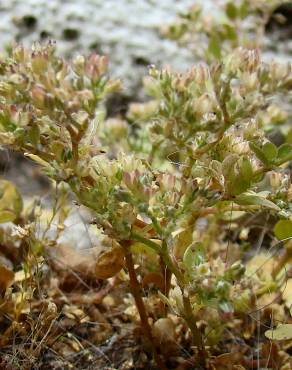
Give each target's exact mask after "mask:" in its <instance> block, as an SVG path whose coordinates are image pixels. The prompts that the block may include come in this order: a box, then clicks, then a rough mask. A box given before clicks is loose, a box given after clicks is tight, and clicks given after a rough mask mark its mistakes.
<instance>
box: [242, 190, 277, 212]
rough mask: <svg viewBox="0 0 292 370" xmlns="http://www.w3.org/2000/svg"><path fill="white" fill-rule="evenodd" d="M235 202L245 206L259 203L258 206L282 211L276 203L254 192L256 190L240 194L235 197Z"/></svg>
mask: <svg viewBox="0 0 292 370" xmlns="http://www.w3.org/2000/svg"><path fill="white" fill-rule="evenodd" d="M235 203H237V204H239V205H244V206H253V205H257V206H262V207H265V208H270V209H273V210H275V211H281V209H280V208H279V207H278V206H277V205H276V204H275V203H273V202H271V201H270V200H268V199H266V198H264V197H263V196H262V195H260V194H259V193H254V192H247V193H243V194H240V195H238V196H237V197H236V198H235Z"/></svg>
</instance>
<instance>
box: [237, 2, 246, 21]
mask: <svg viewBox="0 0 292 370" xmlns="http://www.w3.org/2000/svg"><path fill="white" fill-rule="evenodd" d="M238 15H239V17H240V18H241V19H244V18H246V17H247V16H248V2H247V1H244V2H243V3H242V4H241V5H240V7H239V9H238Z"/></svg>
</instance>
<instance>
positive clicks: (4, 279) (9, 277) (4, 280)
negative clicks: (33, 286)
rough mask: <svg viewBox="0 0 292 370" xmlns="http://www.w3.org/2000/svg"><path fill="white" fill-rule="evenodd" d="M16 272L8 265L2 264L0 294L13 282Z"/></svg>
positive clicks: (0, 268)
mask: <svg viewBox="0 0 292 370" xmlns="http://www.w3.org/2000/svg"><path fill="white" fill-rule="evenodd" d="M13 280H14V272H13V271H12V270H10V269H9V268H8V267H6V266H4V265H2V266H0V294H3V293H4V292H5V291H6V289H7V288H9V287H10V285H11V284H12V283H13Z"/></svg>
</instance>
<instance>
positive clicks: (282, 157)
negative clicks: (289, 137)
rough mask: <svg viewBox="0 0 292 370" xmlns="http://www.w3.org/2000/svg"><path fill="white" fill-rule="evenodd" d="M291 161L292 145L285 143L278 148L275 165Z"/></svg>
mask: <svg viewBox="0 0 292 370" xmlns="http://www.w3.org/2000/svg"><path fill="white" fill-rule="evenodd" d="M291 159H292V145H291V144H288V143H285V144H282V145H281V146H279V148H278V157H277V161H276V163H277V164H282V163H285V162H288V161H289V160H291Z"/></svg>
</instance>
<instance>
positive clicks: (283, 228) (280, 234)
mask: <svg viewBox="0 0 292 370" xmlns="http://www.w3.org/2000/svg"><path fill="white" fill-rule="evenodd" d="M274 233H275V235H276V237H277V238H278V239H280V240H282V239H287V238H291V237H292V221H291V220H280V221H278V222H277V223H276V225H275V227H274Z"/></svg>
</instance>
